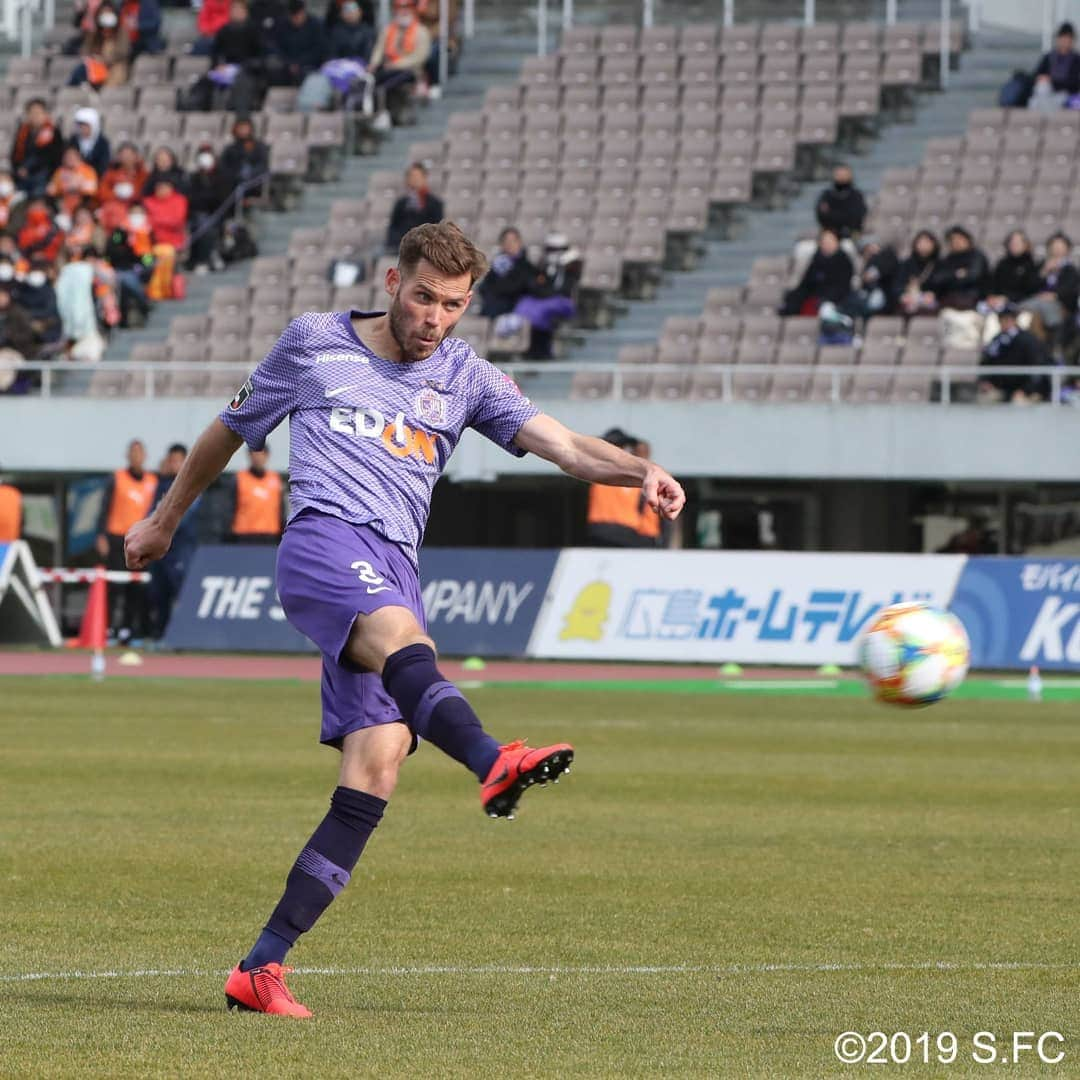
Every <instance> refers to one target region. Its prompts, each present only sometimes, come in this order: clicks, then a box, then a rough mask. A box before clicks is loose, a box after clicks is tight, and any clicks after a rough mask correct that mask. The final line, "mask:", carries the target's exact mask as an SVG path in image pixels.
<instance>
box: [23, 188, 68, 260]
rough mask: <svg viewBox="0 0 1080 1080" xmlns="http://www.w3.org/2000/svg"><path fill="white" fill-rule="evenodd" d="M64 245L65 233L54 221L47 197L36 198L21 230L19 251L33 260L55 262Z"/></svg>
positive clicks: (28, 208)
mask: <svg viewBox="0 0 1080 1080" xmlns="http://www.w3.org/2000/svg"><path fill="white" fill-rule="evenodd" d="M63 246H64V234H63V232H61V230H60V229H59V228H58V227H57V225H56V223H55V222H54V221H53V217H52V214H51V213H50V211H49V204H48V202H47V201H46V200H45V199H34V200H32V201H31V203H30V205H29V206H28V207H27V210H26V218H25V220H24V221H23V227H22V228H21V229H20V230H19V251H21V252H22V254H23V255H24V256H25V257H26V258H27V259H30V260H31V261H34V260H35V259H42V260H44V261H45V262H48V263H53V262H55V261H56V259H57V256H58V255H59V254H60V250H61V248H62V247H63Z"/></svg>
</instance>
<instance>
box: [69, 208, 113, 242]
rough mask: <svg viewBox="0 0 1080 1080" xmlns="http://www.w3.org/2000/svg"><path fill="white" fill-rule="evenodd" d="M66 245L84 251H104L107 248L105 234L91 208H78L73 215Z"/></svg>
mask: <svg viewBox="0 0 1080 1080" xmlns="http://www.w3.org/2000/svg"><path fill="white" fill-rule="evenodd" d="M64 243H65V244H69V245H73V246H75V247H80V248H82V249H83V250H86V249H87V248H93V249H94V251H102V250H103V249H104V247H105V234H104V231H103V230H102V228H101V226H100V225H98V222H97V218H95V217H94V211H93V210H91V209H90V207H89V206H77V207H76V208H75V212H74V213H73V214H72V215H71V228H70V229H68V231H67V236H66V237H65V238H64Z"/></svg>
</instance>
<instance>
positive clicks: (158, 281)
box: [143, 178, 188, 300]
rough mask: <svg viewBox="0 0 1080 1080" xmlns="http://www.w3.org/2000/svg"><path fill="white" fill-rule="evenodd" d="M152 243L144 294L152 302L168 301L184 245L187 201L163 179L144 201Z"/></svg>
mask: <svg viewBox="0 0 1080 1080" xmlns="http://www.w3.org/2000/svg"><path fill="white" fill-rule="evenodd" d="M143 208H144V209H145V210H146V217H147V219H148V220H149V222H150V235H151V237H152V239H153V242H154V247H153V255H154V273H153V276H152V277H151V279H150V284H149V286H148V287H147V290H146V293H147V296H149V297H150V299H151V300H171V299H172V298H173V294H174V280H173V279H174V277H175V269H176V258H177V255H178V253H179V252H181V251H183V249H184V247H185V246H186V244H187V217H188V201H187V197H186V196H185V195H182V194H181V193H180V192H179V191H177V190H176V188H175V187H174V186H173V183H172V181H170V180H166V179H164V178H162V179H161V180H159V181H158V182H157V186H156V187H155V188H154V194H153V195H148V196H147V197H146V198H145V199H143Z"/></svg>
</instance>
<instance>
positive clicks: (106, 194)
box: [98, 142, 150, 212]
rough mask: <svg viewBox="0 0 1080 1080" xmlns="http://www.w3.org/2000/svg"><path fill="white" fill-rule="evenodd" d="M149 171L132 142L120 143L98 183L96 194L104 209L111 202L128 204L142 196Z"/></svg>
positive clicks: (127, 205)
mask: <svg viewBox="0 0 1080 1080" xmlns="http://www.w3.org/2000/svg"><path fill="white" fill-rule="evenodd" d="M149 177H150V173H149V170H148V169H147V168H146V164H145V163H144V162H143V159H142V157H141V155H140V154H139V151H138V150H137V149H136V148H135V145H134V144H133V143H129V142H126V143H122V144H121V146H120V149H119V150H118V151H117V152H116V160H115V161H114V162H113V163H112V165H110V166H109V168H108V169H107V170H106V171H105V175H104V176H103V177H102V178H101V183H100V185H98V196H99V198H100V199H101V207H102V210H104V209H105V208H106V207H108V206H110V205H112V204H114V203H115V204H118V205H119V206H122V207H123V209H124V210H125V212H126V211H127V209H128V207H129V206H132V205H133V204H134V203H136V202H138V201H139V199H141V198H142V194H143V189H144V188H145V187H146V181H147V180H148V179H149Z"/></svg>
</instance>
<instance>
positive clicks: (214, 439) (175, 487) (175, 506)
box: [124, 418, 244, 570]
mask: <svg viewBox="0 0 1080 1080" xmlns="http://www.w3.org/2000/svg"><path fill="white" fill-rule="evenodd" d="M243 443H244V440H243V439H241V438H240V436H239V435H237V434H236V432H234V431H232V430H230V429H229V428H227V427H226V426H225V425H224V424H223V423H222V422H221V420H219V419H216V418H215V419H214V420H213V421H212V423H211V424H210V426H209V427H208V428H207V429H206V430H205V431H204V432H203V433H202V434H201V435H200V436H199V437H198V439H196V441H195V445H194V446H193V447H192V448H191V453H190V454H188V456H187V460H186V461H185V462H184V464H183V466H182V467H181V469H180V472H179V473H178V474H177V476H176V479H175V480H174V481H173V483H172V487H170V488H169V490H168V493H167V494H166V495H165V498H163V499H162V500H161V502H160V503H158V506H157V509H156V510H155V511H154V512H153V513H152V514H151V515H150V516H149V517H147V518H143V520H142V521H137V522H136V523H135V524H134V525H132V526H131V528H130V529H129V530H128V533H127V536H126V537H125V538H124V559H125V562H126V563H127V568H128V569H129V570H142V569H144V568H145V567H146V566H147V564H148V563H152V562H153V561H154V560H155V559H160V558H161V557H162V556H163V555H164V554H165V553H166V552H167V551H168V550H169V545H170V544H171V543H172V538H173V533H174V532H176V527H177V526H178V525H179V524H180V519H181V518H182V517H183V516H184V512H185V511H186V510H187V508H188V507H189V506H191V504H192V503H193V502H194V501H195V500H196V499H197V498H198V497H199V496H200V495H201V494H202V493H203V492H204V491H205V490H206V489H207V488H208V487H209V486H210V485H211V484H212V483H213V482H214V481H215V480H216V479H217V478H218V477H219V476H220V475H221V474H222V473H223V472H224V471H225V466H226V465H228V464H229V459H230V458H231V457H232V456H233V454H235V453H236V451H237V450H239V449H240V447H241V446H242V445H243Z"/></svg>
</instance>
